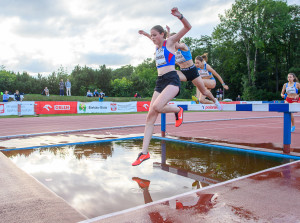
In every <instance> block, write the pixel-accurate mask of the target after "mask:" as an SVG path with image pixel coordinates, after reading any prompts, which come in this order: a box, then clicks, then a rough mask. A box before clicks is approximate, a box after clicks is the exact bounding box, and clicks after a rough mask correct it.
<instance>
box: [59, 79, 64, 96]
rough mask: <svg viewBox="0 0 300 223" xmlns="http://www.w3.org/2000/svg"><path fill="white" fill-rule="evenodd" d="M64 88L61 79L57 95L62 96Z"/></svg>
mask: <svg viewBox="0 0 300 223" xmlns="http://www.w3.org/2000/svg"><path fill="white" fill-rule="evenodd" d="M64 89H65V84H64V80H63V79H61V80H60V82H59V96H64Z"/></svg>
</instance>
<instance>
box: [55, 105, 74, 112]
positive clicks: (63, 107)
mask: <svg viewBox="0 0 300 223" xmlns="http://www.w3.org/2000/svg"><path fill="white" fill-rule="evenodd" d="M70 109H71V106H70V105H54V110H55V111H69V110H70Z"/></svg>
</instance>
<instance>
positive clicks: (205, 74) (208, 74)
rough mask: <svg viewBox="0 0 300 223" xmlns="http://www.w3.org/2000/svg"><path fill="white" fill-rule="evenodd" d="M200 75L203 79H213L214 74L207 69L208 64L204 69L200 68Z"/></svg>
mask: <svg viewBox="0 0 300 223" xmlns="http://www.w3.org/2000/svg"><path fill="white" fill-rule="evenodd" d="M198 73H199V75H200V76H201V77H212V76H213V75H212V73H211V72H210V71H208V70H207V69H206V63H205V64H204V69H201V68H198Z"/></svg>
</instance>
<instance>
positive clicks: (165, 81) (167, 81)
mask: <svg viewBox="0 0 300 223" xmlns="http://www.w3.org/2000/svg"><path fill="white" fill-rule="evenodd" d="M168 85H174V86H178V87H179V92H180V79H179V76H178V74H177V71H170V72H168V73H166V74H164V75H162V76H158V77H157V80H156V85H155V89H154V90H155V91H157V92H158V93H161V92H162V91H163V90H164V89H165V88H166V87H167V86H168ZM179 92H178V94H177V95H179ZM177 95H176V96H177Z"/></svg>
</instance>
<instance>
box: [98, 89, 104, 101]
mask: <svg viewBox="0 0 300 223" xmlns="http://www.w3.org/2000/svg"><path fill="white" fill-rule="evenodd" d="M104 96H105V93H103V91H100V94H99V101H103V100H104Z"/></svg>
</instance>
